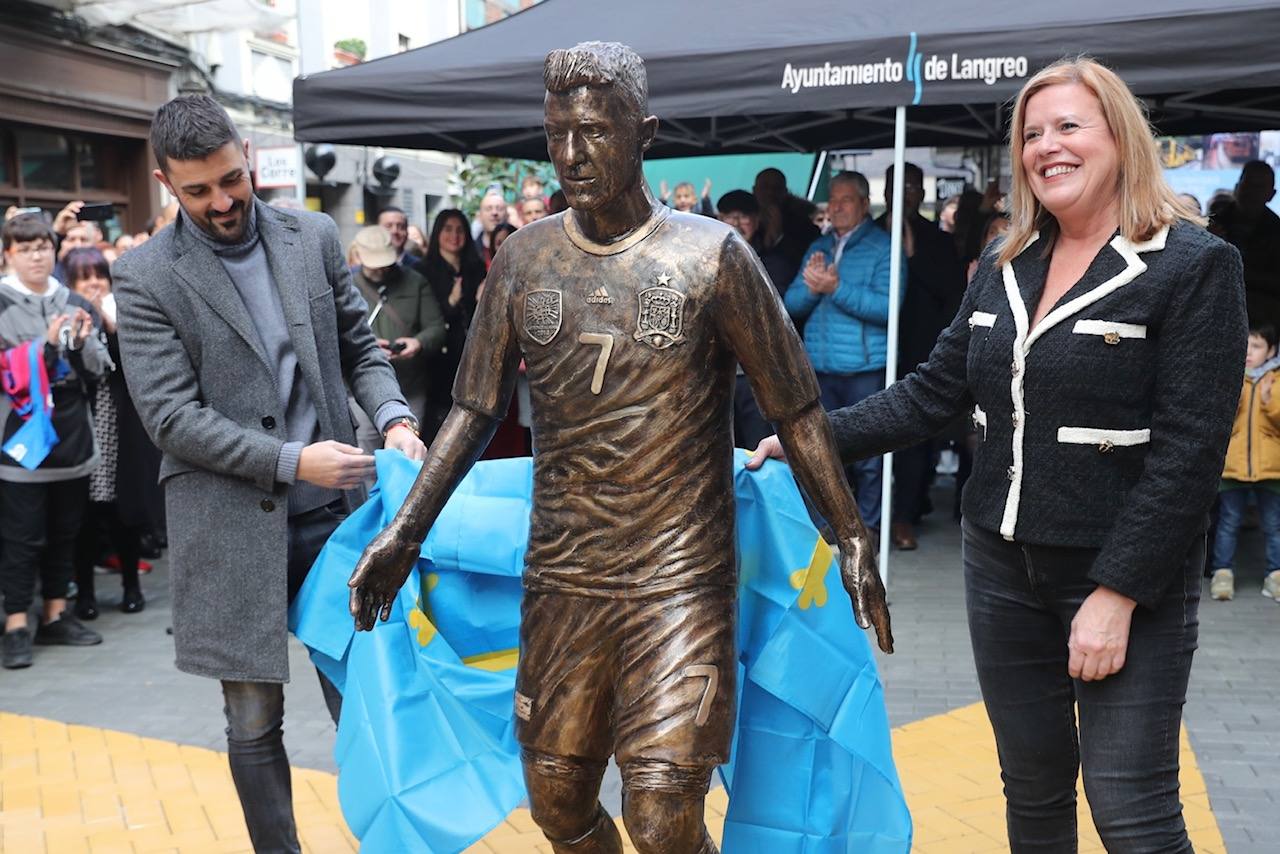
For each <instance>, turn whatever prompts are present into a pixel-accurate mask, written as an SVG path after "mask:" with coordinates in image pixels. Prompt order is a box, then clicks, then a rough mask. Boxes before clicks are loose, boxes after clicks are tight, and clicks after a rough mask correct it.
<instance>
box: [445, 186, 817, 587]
mask: <svg viewBox="0 0 1280 854" xmlns="http://www.w3.org/2000/svg"><path fill="white" fill-rule="evenodd" d="M573 217H574V215H573V212H572V211H569V212H567V213H565V214H562V215H558V216H553V217H548V218H546V219H544V220H540V221H538V222H536V223H533V224H531V225H529V226H525V227H524V228H522V229H520V230H519V231H517V232H516V233H515V234H513V235H511V237H510V238H509V239H508V240H507V241H506V243H505V244H504V246H503V247H502V250H501V252H500V253H499V257H498V259H496V260H495V262H494V267H493V269H492V270H491V271H490V276H489V279H488V281H487V283H486V285H485V293H484V296H483V299H482V300H481V305H480V308H479V310H478V312H477V316H476V319H475V322H474V323H473V324H472V328H471V331H470V335H469V338H468V342H467V348H466V351H465V352H464V354H463V359H462V362H463V364H462V367H461V369H460V371H459V374H458V379H457V382H456V385H455V387H454V399H455V401H457V402H458V403H459V404H461V405H463V406H466V407H468V408H470V409H474V410H478V411H481V412H484V413H486V414H489V415H493V416H498V415H500V414H502V413H504V412H505V411H506V401H507V400H508V397H509V394H510V388H511V386H512V384H513V382H514V374H515V371H516V368H517V366H518V363H519V361H520V359H521V358H523V360H524V364H525V366H526V372H527V377H528V381H529V388H530V393H531V399H532V405H533V445H534V465H533V472H534V473H533V515H532V519H531V523H530V531H529V549H528V552H527V555H526V559H525V565H526V569H525V586H526V588H527V589H529V590H531V591H534V592H545V593H550V592H560V593H571V594H576V595H583V596H596V597H623V596H626V597H635V596H642V597H643V596H656V595H664V594H669V593H672V592H675V591H679V590H685V589H689V588H693V587H705V586H730V587H731V586H733V585H734V584H735V582H736V579H735V558H734V528H733V526H734V507H733V472H732V452H733V449H732V439H731V435H732V394H733V382H734V364H735V359H736V360H738V361H741V362H742V364H743V367H744V369H745V370H746V372H747V374H748V376H749V377H750V378H751V380H752V386H753V389H754V390H755V394H756V399H757V401H758V403H759V405H760V409H761V411H762V412H763V413H764V415H765V417H766V418H768V419H770V420H778V419H782V418H786V417H789V416H791V415H794V414H795V413H797V412H798V411H800V410H801V409H803V408H805V407H806V406H808V405H809V404H811V403H813V402H814V401H816V400H817V399H818V388H817V383H816V380H815V378H814V374H813V370H812V368H811V367H810V366H809V363H808V361H807V359H806V357H805V355H804V351H803V349H802V347H801V345H800V341H799V339H798V337H797V336H796V333H795V330H794V327H793V326H792V324H791V322H790V320H788V319H787V317H786V314H785V312H784V310H783V308H782V305H781V303H780V301H779V299H778V297H777V293H776V291H775V290H774V288H773V287H772V286H771V285H770V284H769V282H768V280H767V278H766V277H765V273H764V271H763V269H762V268H761V267H760V265H759V262H758V261H757V260H756V258H755V255H754V253H753V252H752V250H751V248H750V247H749V246H747V244H746V243H745V242H744V241H743V240H742V239H741V238H740V237H739V236H738V235H737V233H736V232H734V231H732V230H731V229H729V228H728V227H727V226H724V225H722V224H721V223H719V222H716V221H715V220H712V219H709V218H706V217H700V216H696V215H689V214H680V213H672V212H669V211H668V209H667V208H665V207H658V208H656V209H655V211H654V214H653V215H652V217H651V218H650V219H649V220H648V221H647V222H646V223H645V224H644V225H643V226H641V227H640V228H639V229H637V230H636V231H634V232H633V233H631V234H630V235H628V236H627V237H626V238H624V239H623V240H622V241H619V242H618V243H616V244H612V245H600V244H596V243H594V242H592V241H590V240H589V239H587V238H586V237H585V235H583V234H582V233H581V232H580V230H579V229H578V228H577V225H576V222H575V220H574V218H573Z"/></svg>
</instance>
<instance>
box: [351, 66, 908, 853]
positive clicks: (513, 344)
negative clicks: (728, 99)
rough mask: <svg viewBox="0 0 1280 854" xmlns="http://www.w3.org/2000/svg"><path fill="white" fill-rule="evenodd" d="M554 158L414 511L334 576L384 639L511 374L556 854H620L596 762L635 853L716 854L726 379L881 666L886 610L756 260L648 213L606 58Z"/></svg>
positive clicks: (578, 79)
mask: <svg viewBox="0 0 1280 854" xmlns="http://www.w3.org/2000/svg"><path fill="white" fill-rule="evenodd" d="M543 76H544V80H545V83H546V88H547V95H546V121H545V125H546V133H547V149H548V153H549V154H550V156H551V160H552V162H553V163H554V165H555V169H556V175H557V177H558V178H559V180H560V184H561V187H563V189H564V192H565V195H566V196H567V198H568V201H569V205H570V209H569V210H567V211H565V212H564V213H562V214H557V215H555V216H550V217H547V218H545V219H542V220H539V221H537V222H534V223H531V224H529V225H527V226H525V227H524V228H522V229H520V230H519V231H517V232H516V233H515V234H513V235H511V237H510V238H508V239H507V241H506V243H505V244H504V245H503V247H502V250H501V251H500V252H499V253H498V256H497V257H496V258H495V259H494V262H493V267H492V269H491V270H490V271H489V277H488V282H487V284H486V286H485V293H484V296H483V298H482V299H481V301H480V305H479V309H478V311H477V314H476V318H475V321H474V325H473V327H472V329H471V332H470V335H469V337H468V339H467V347H466V350H465V351H464V353H463V356H462V366H461V368H460V370H459V373H458V378H457V381H456V384H455V385H454V390H453V399H454V406H453V410H452V411H451V412H450V414H449V417H448V419H447V420H446V421H445V424H444V427H443V428H442V429H441V432H440V434H439V436H438V438H437V439H436V442H435V444H434V445H433V446H432V448H431V451H430V453H429V455H428V457H427V460H426V463H425V464H424V465H423V468H422V472H421V474H420V475H419V476H418V479H417V482H416V483H415V484H414V486H413V489H412V491H411V492H410V494H409V497H408V499H407V500H406V502H405V504H404V507H402V508H401V510H400V512H399V513H398V514H397V516H396V518H395V519H394V520H393V521H392V523H391V525H389V526H388V527H387V529H386V530H384V531H383V532H382V533H381V534H379V535H378V537H377V538H376V539H375V540H374V541H373V543H371V544H370V546H369V547H368V549H367V550H366V551H365V554H364V556H363V557H362V558H361V560H360V562H359V564H358V566H357V567H356V570H355V573H354V574H353V575H352V577H351V582H350V584H351V587H352V593H351V613H352V615H353V616H354V617H355V619H356V625H357V627H358V628H360V629H370V628H372V627H373V625H374V623H375V621H376V620H377V618H378V616H379V615H381V616H382V618H383V619H386V618H387V616H388V615H389V614H390V607H391V603H392V601H393V600H394V599H395V596H396V593H397V591H398V590H399V589H400V587H401V586H402V585H403V583H404V581H405V578H406V577H407V575H408V573H409V570H410V568H411V567H412V566H413V564H414V562H415V561H416V559H417V555H418V549H419V545H420V544H421V542H422V540H423V537H424V536H425V535H426V532H427V531H428V530H429V529H430V527H431V525H432V524H433V523H434V521H435V519H436V517H437V515H438V514H439V512H440V510H441V508H442V507H443V506H444V504H445V501H446V500H447V499H448V497H449V495H450V493H451V492H452V490H453V489H454V487H455V486H456V485H457V484H458V482H459V481H460V480H461V479H462V477H463V476H464V475H465V473H466V472H467V470H468V469H469V468H470V467H471V465H472V463H473V462H474V461H475V459H476V457H477V456H478V455H479V454H480V452H481V451H482V450H483V449H484V447H485V445H486V443H487V442H488V441H489V439H490V437H491V436H492V435H493V432H494V430H495V429H496V427H497V424H498V422H499V420H500V419H501V418H502V416H503V415H504V414H505V413H506V411H507V404H508V401H509V399H510V396H511V392H512V388H513V386H514V384H515V379H516V371H517V367H518V366H519V364H520V360H521V359H523V360H524V361H525V364H526V366H527V375H528V379H529V386H530V390H531V393H532V402H533V443H534V454H533V513H532V519H531V524H530V530H529V548H528V553H527V556H526V559H525V573H524V586H525V597H524V602H523V607H522V611H521V628H520V663H519V667H518V671H517V675H516V718H517V721H516V735H517V738H518V739H519V741H520V745H521V748H522V757H523V760H524V769H525V780H526V783H527V785H528V790H529V803H530V808H531V810H532V813H533V818H534V821H536V822H537V823H538V825H539V827H541V828H542V830H543V832H544V833H545V834H546V836H547V838H548V839H549V840H550V841H551V843H552V848H553V850H555V851H557V852H561V853H562V854H569V852H575V854H576V852H611V854H613V852H620V851H621V850H622V844H621V840H620V838H619V835H618V831H617V829H616V827H615V826H614V824H613V822H612V821H611V820H610V818H609V816H608V814H607V813H606V812H605V810H604V808H603V807H602V806H600V804H599V801H598V794H599V788H600V780H601V776H602V775H603V773H604V769H605V764H606V762H607V760H608V758H609V756H610V755H614V756H615V757H616V759H617V762H618V766H619V768H620V769H621V772H622V781H623V790H624V800H623V820H624V822H625V824H626V827H627V832H628V833H629V835H630V836H631V840H632V842H633V843H634V844H635V846H636V848H637V849H639V850H640V851H641V852H644V854H697V852H713V851H715V850H716V849H715V844H714V843H713V842H712V841H711V838H710V837H709V835H708V834H707V831H706V828H705V826H704V824H703V800H704V798H705V795H706V793H707V788H708V785H709V783H710V779H711V774H712V771H713V770H714V769H715V767H716V766H717V765H719V764H721V763H723V762H725V761H726V760H727V759H728V758H729V748H730V742H731V739H732V736H733V723H734V704H735V697H736V690H735V689H736V686H735V681H736V674H737V664H736V651H735V614H736V603H735V596H736V587H737V585H736V577H735V576H736V567H735V557H734V504H733V501H734V499H733V464H732V460H733V446H732V437H731V426H730V425H731V395H732V389H733V382H734V373H735V367H734V366H735V362H741V364H742V366H743V368H744V369H745V370H746V373H747V375H748V376H749V377H750V379H751V385H752V389H753V391H754V392H755V396H756V400H757V401H758V402H759V404H760V408H761V410H762V412H763V413H764V414H765V417H767V418H768V419H769V420H770V421H772V422H773V423H774V424H776V425H777V428H778V435H779V437H780V438H781V440H782V442H783V445H784V446H785V447H786V448H787V452H788V453H787V456H788V458H789V459H790V460H791V464H792V467H793V469H794V471H795V475H796V478H797V480H798V481H799V482H800V484H801V486H803V487H804V489H805V491H806V492H807V493H808V494H809V496H810V497H811V498H812V499H813V501H814V503H815V504H816V505H817V506H818V508H819V510H820V511H821V512H822V513H823V515H824V516H825V517H826V518H827V519H829V520H830V522H831V525H832V527H833V529H834V530H835V531H836V533H837V536H838V538H839V546H840V561H841V564H840V566H841V575H842V578H843V580H844V584H845V586H846V587H847V588H848V590H849V593H850V595H851V597H852V598H853V602H854V613H855V617H856V619H857V621H858V624H859V625H860V626H862V627H864V628H866V627H868V626H870V625H872V624H874V625H875V627H876V631H877V634H878V635H879V641H880V646H881V647H882V648H883V649H885V650H886V651H891V650H892V645H893V640H892V636H891V634H890V629H889V612H888V609H887V607H886V605H885V601H884V587H883V586H882V584H881V583H880V578H879V575H878V574H877V572H876V566H875V562H874V557H873V552H872V545H871V542H870V540H869V539H868V536H867V532H866V529H865V527H864V526H863V524H862V520H861V519H860V518H859V517H858V512H857V508H856V505H855V504H854V501H853V498H852V496H851V495H850V493H849V488H848V485H847V483H846V482H845V479H844V473H843V471H842V469H841V467H840V460H839V458H838V456H837V453H836V449H835V444H834V441H833V439H832V434H831V428H830V426H829V424H828V422H827V418H826V414H825V413H824V412H823V411H822V408H821V406H820V405H819V403H818V386H817V382H816V380H815V378H814V374H813V370H812V368H811V367H810V366H809V363H808V361H807V360H806V358H805V355H804V351H803V349H802V348H801V345H800V341H799V339H798V337H797V336H796V333H795V330H794V329H793V328H792V326H791V323H790V321H789V320H788V319H787V317H786V314H785V313H784V311H783V308H782V305H781V303H780V302H779V300H778V297H777V295H776V291H775V290H774V289H773V287H772V286H771V285H770V284H769V282H768V280H767V278H766V277H765V274H764V271H763V269H762V268H761V266H760V264H759V261H758V260H757V259H756V257H755V255H754V254H753V252H752V250H751V248H750V247H749V246H748V245H747V244H746V243H745V242H743V240H742V239H741V238H740V237H739V236H738V234H737V233H736V232H735V231H734V230H733V229H731V228H729V227H728V226H725V225H723V224H721V223H719V222H716V221H715V220H712V219H709V218H706V217H701V216H697V215H692V214H683V213H677V212H673V211H671V210H669V209H668V208H667V207H665V206H664V205H661V204H658V203H656V202H655V201H654V199H653V197H652V196H651V195H650V193H649V189H648V185H647V184H646V183H645V180H644V175H643V173H642V171H641V162H642V159H643V155H644V151H645V150H646V149H647V148H648V147H649V145H650V144H651V143H652V142H653V139H654V135H655V134H656V132H657V129H658V119H657V118H656V117H654V116H650V115H648V114H647V113H648V91H647V89H648V86H647V82H646V79H645V71H644V64H643V62H642V61H641V59H640V57H639V56H637V55H636V53H635V52H634V51H632V50H631V49H630V48H628V47H626V46H624V45H620V44H602V43H599V42H589V43H585V44H580V45H578V46H577V47H574V48H572V49H569V50H556V51H552V52H551V54H549V55H548V56H547V60H546V65H545V68H544V72H543Z"/></svg>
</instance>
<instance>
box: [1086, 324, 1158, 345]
mask: <svg viewBox="0 0 1280 854" xmlns="http://www.w3.org/2000/svg"><path fill="white" fill-rule="evenodd" d="M1071 331H1072V332H1074V333H1075V334H1077V335H1101V336H1102V337H1103V338H1106V337H1107V336H1108V335H1114V336H1115V340H1116V343H1117V344H1118V343H1120V341H1119V339H1121V338H1146V337H1147V327H1146V326H1144V325H1143V324H1141V323H1117V322H1115V321H1113V320H1077V321H1076V325H1075V326H1073V327H1071ZM1107 343H1108V344H1109V343H1111V342H1110V341H1108V342H1107Z"/></svg>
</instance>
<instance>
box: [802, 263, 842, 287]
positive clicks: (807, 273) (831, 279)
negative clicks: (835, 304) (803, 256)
mask: <svg viewBox="0 0 1280 854" xmlns="http://www.w3.org/2000/svg"><path fill="white" fill-rule="evenodd" d="M804 283H805V285H806V286H807V287H808V288H809V293H812V294H819V295H823V294H833V293H835V291H836V287H837V286H838V285H839V284H840V276H839V274H838V273H837V272H836V268H835V265H834V264H828V263H827V256H826V255H825V254H824V253H822V252H814V253H813V254H812V255H810V256H809V261H808V262H807V263H806V264H805V265H804Z"/></svg>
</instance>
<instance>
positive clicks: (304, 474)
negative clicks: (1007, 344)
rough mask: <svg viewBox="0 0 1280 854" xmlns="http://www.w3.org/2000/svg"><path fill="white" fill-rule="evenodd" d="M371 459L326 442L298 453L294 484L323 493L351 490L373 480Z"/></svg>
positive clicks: (365, 455) (342, 445)
mask: <svg viewBox="0 0 1280 854" xmlns="http://www.w3.org/2000/svg"><path fill="white" fill-rule="evenodd" d="M373 471H374V468H373V456H372V455H370V454H366V453H365V452H364V451H362V450H360V449H359V448H355V447H352V446H351V445H344V444H342V443H341V442H335V441H333V440H332V439H329V440H327V441H324V442H316V443H315V444H312V445H307V446H306V447H305V448H303V449H302V455H301V456H300V457H299V458H298V480H305V481H306V482H307V483H314V484H315V485H316V486H323V487H325V488H326V489H355V488H356V487H357V486H359V485H360V484H362V483H364V482H365V481H366V480H367V479H369V478H370V477H373Z"/></svg>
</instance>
